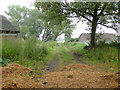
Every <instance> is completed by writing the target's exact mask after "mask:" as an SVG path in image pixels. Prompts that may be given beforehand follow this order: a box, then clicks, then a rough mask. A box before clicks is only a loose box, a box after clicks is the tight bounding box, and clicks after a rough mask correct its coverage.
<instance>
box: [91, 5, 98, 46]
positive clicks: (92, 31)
mask: <svg viewBox="0 0 120 90" xmlns="http://www.w3.org/2000/svg"><path fill="white" fill-rule="evenodd" d="M98 7H99V5H97V4H96V8H95V9H94V16H93V19H92V29H91V39H90V46H91V47H95V43H96V40H95V33H96V28H97V22H98V17H97V11H98Z"/></svg>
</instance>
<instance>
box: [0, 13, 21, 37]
mask: <svg viewBox="0 0 120 90" xmlns="http://www.w3.org/2000/svg"><path fill="white" fill-rule="evenodd" d="M18 33H20V31H19V30H18V29H17V28H16V27H15V26H14V25H13V24H12V23H11V22H10V21H9V20H8V19H7V18H6V17H5V16H3V15H0V37H15V38H17V36H18Z"/></svg>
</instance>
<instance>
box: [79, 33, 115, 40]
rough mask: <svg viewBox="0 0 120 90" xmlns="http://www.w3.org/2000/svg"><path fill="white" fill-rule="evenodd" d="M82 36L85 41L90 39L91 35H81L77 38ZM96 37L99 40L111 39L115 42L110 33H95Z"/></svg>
mask: <svg viewBox="0 0 120 90" xmlns="http://www.w3.org/2000/svg"><path fill="white" fill-rule="evenodd" d="M82 35H84V36H85V37H86V38H87V39H90V36H91V33H82V34H81V35H80V36H79V38H80V37H81V36H82ZM97 36H99V39H112V40H116V39H117V37H116V35H115V34H112V33H103V34H100V33H96V38H97Z"/></svg>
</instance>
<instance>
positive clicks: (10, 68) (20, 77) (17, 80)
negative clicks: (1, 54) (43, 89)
mask: <svg viewBox="0 0 120 90" xmlns="http://www.w3.org/2000/svg"><path fill="white" fill-rule="evenodd" d="M30 71H31V69H29V68H26V67H24V66H22V65H19V64H8V65H7V66H6V67H3V68H2V88H35V87H38V86H39V85H38V84H37V83H36V82H34V81H33V80H31V79H30V77H28V76H27V74H28V73H29V72H30Z"/></svg>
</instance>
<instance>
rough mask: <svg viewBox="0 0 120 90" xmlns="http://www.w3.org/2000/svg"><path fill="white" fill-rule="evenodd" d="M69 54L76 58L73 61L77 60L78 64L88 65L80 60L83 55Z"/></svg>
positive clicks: (70, 52)
mask: <svg viewBox="0 0 120 90" xmlns="http://www.w3.org/2000/svg"><path fill="white" fill-rule="evenodd" d="M68 53H69V54H70V55H71V56H73V57H74V59H73V60H75V61H76V62H77V63H80V64H86V63H85V62H84V61H83V60H81V59H80V57H81V56H82V54H81V55H78V54H74V53H72V51H69V52H68Z"/></svg>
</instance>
